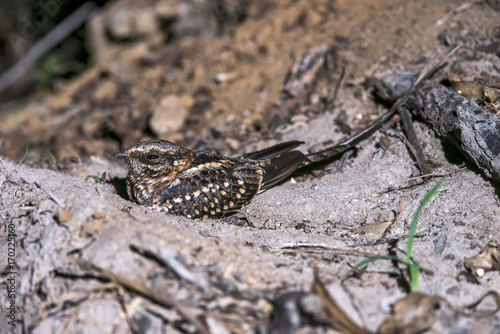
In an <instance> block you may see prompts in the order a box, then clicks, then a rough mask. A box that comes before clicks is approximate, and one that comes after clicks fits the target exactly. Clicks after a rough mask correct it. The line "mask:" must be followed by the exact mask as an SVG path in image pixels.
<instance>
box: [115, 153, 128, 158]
mask: <svg viewBox="0 0 500 334" xmlns="http://www.w3.org/2000/svg"><path fill="white" fill-rule="evenodd" d="M126 157H128V154H127V153H126V152H122V153H118V154H117V155H115V159H118V158H126Z"/></svg>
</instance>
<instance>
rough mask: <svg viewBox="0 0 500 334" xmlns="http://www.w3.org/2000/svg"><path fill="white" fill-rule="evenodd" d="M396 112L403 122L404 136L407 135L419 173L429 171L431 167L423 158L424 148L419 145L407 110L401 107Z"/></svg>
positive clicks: (427, 172)
mask: <svg viewBox="0 0 500 334" xmlns="http://www.w3.org/2000/svg"><path fill="white" fill-rule="evenodd" d="M398 113H399V116H400V117H401V123H403V127H404V129H405V132H406V136H407V137H408V142H409V143H410V145H411V146H412V148H413V149H412V150H411V151H412V152H413V153H414V155H415V159H417V163H418V166H419V169H420V173H422V174H429V173H430V172H431V169H430V167H429V164H428V163H427V161H426V160H425V154H424V150H423V149H422V145H420V142H419V141H418V138H417V134H416V133H415V128H414V127H413V123H412V121H411V116H410V113H409V111H408V110H407V109H406V108H404V107H401V108H399V109H398Z"/></svg>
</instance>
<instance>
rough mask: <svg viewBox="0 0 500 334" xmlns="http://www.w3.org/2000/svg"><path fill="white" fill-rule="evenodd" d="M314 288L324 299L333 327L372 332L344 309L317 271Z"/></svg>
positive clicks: (340, 330)
mask: <svg viewBox="0 0 500 334" xmlns="http://www.w3.org/2000/svg"><path fill="white" fill-rule="evenodd" d="M313 290H314V292H315V293H316V294H317V295H318V296H319V297H320V299H321V300H322V302H323V306H324V308H325V311H326V313H327V314H328V316H329V319H328V320H330V323H331V327H332V328H333V329H335V330H338V331H339V332H341V333H357V334H371V332H370V331H368V330H366V329H364V328H362V327H360V326H359V325H358V324H356V323H355V322H354V321H353V320H352V319H351V318H350V317H349V316H348V315H347V314H346V313H345V312H344V310H342V308H341V307H340V306H339V305H338V303H337V302H336V300H335V299H334V298H332V296H331V295H330V293H329V292H328V290H327V289H326V287H325V285H324V284H323V282H322V281H321V279H320V278H319V274H318V272H317V271H316V272H315V274H314V283H313Z"/></svg>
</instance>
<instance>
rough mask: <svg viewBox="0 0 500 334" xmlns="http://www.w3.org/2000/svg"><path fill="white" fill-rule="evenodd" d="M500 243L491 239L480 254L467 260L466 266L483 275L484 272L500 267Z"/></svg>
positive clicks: (476, 273)
mask: <svg viewBox="0 0 500 334" xmlns="http://www.w3.org/2000/svg"><path fill="white" fill-rule="evenodd" d="M499 250H500V245H499V244H498V243H497V242H495V241H490V242H489V243H488V244H487V245H486V246H485V247H484V248H483V249H482V250H481V252H479V254H477V255H475V256H473V257H470V258H468V259H466V260H465V263H464V266H465V268H467V269H469V270H470V271H471V272H472V273H473V274H474V275H476V276H479V277H481V276H483V275H484V273H486V272H488V271H492V270H499V269H500V254H499Z"/></svg>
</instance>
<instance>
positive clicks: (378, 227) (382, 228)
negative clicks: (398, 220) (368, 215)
mask: <svg viewBox="0 0 500 334" xmlns="http://www.w3.org/2000/svg"><path fill="white" fill-rule="evenodd" d="M393 223H394V222H383V223H378V224H367V225H363V226H360V227H358V228H357V229H355V230H354V231H352V233H355V234H359V235H363V234H372V235H374V236H376V237H377V238H382V237H383V236H384V235H385V232H386V231H387V229H388V228H389V226H391V225H392V224H393Z"/></svg>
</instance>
